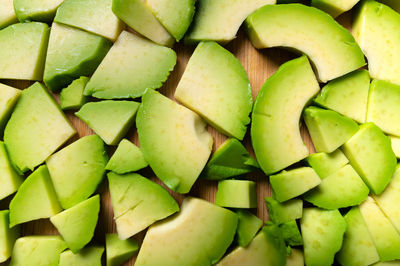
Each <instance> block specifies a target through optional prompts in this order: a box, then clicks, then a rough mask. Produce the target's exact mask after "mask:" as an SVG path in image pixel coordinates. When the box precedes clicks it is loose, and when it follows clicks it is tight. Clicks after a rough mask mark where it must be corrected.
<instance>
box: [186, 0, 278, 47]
mask: <svg viewBox="0 0 400 266" xmlns="http://www.w3.org/2000/svg"><path fill="white" fill-rule="evenodd" d="M275 2H276V0H248V1H240V0H231V1H229V4H227V3H226V1H224V0H200V1H198V3H197V6H196V14H195V17H194V19H193V23H192V26H191V29H190V30H189V33H188V34H187V36H186V37H185V41H186V42H198V41H204V40H213V41H217V42H221V43H226V42H229V41H231V40H233V39H234V38H235V37H236V33H237V31H238V30H239V27H240V25H242V23H243V21H244V20H245V19H246V18H247V17H248V16H249V15H250V14H251V13H253V12H254V11H255V10H257V9H258V8H260V7H262V6H263V5H271V4H275Z"/></svg>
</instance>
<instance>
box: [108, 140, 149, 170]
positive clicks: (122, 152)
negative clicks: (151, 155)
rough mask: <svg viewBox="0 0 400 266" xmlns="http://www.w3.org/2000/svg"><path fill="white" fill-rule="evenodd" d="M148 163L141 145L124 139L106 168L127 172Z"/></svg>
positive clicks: (138, 168)
mask: <svg viewBox="0 0 400 266" xmlns="http://www.w3.org/2000/svg"><path fill="white" fill-rule="evenodd" d="M148 165H149V164H148V163H147V162H146V160H145V159H144V157H143V153H142V151H141V150H140V149H139V147H138V146H136V145H135V144H133V143H132V142H130V141H129V140H127V139H123V140H121V142H120V143H119V144H118V148H117V149H116V150H115V152H114V154H113V156H111V158H110V161H108V163H107V165H106V169H107V170H110V171H113V172H114V173H117V174H126V173H129V172H135V171H138V170H140V169H142V168H145V167H147V166H148Z"/></svg>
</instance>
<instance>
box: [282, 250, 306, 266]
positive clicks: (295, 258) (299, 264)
mask: <svg viewBox="0 0 400 266" xmlns="http://www.w3.org/2000/svg"><path fill="white" fill-rule="evenodd" d="M286 266H304V254H303V251H302V250H299V249H294V248H292V249H291V252H290V255H289V256H288V257H286Z"/></svg>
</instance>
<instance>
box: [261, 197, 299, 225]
mask: <svg viewBox="0 0 400 266" xmlns="http://www.w3.org/2000/svg"><path fill="white" fill-rule="evenodd" d="M265 203H266V204H267V209H268V215H269V218H270V219H271V221H272V222H273V223H274V224H278V225H279V224H283V223H286V222H290V221H292V220H296V219H299V218H301V217H302V216H303V201H302V200H301V199H292V200H288V201H286V202H283V203H280V202H279V201H277V200H276V199H274V198H273V197H266V198H265Z"/></svg>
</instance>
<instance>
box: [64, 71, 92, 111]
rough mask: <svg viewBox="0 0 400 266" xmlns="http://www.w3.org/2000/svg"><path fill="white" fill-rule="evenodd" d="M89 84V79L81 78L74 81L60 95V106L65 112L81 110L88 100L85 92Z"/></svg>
mask: <svg viewBox="0 0 400 266" xmlns="http://www.w3.org/2000/svg"><path fill="white" fill-rule="evenodd" d="M88 82H89V78H88V77H80V78H79V79H76V80H74V81H73V82H72V83H71V84H70V85H68V87H66V88H65V89H63V90H62V91H61V93H60V105H61V109H63V110H72V109H79V108H81V107H82V105H84V104H85V103H86V102H87V101H88V99H87V97H86V96H85V95H83V90H84V89H85V86H86V84H87V83H88Z"/></svg>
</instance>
